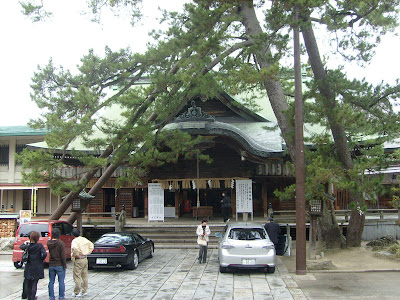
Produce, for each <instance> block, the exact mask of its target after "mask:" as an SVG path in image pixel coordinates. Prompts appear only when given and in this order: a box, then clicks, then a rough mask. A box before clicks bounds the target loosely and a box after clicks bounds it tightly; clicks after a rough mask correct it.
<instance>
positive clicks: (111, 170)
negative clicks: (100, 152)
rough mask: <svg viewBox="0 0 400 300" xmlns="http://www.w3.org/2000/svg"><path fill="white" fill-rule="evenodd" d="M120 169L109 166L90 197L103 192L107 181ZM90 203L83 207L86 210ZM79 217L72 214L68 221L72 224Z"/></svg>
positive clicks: (93, 188)
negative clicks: (102, 189)
mask: <svg viewBox="0 0 400 300" xmlns="http://www.w3.org/2000/svg"><path fill="white" fill-rule="evenodd" d="M117 168H118V165H113V164H111V165H109V166H108V168H107V170H106V171H105V172H104V173H103V174H102V175H101V177H100V178H99V180H98V181H97V182H96V183H95V185H94V186H93V187H92V188H91V189H90V191H89V193H88V194H90V195H96V193H97V192H98V191H100V190H101V188H102V187H103V185H104V184H105V183H106V181H107V180H108V179H109V178H110V177H111V175H112V174H113V173H114V171H115V170H116V169H117ZM89 203H90V200H86V201H85V203H84V205H83V207H84V209H86V206H88V205H89ZM77 217H78V213H76V212H74V213H72V214H71V215H70V216H69V218H68V219H67V221H68V222H70V223H71V224H72V223H74V222H75V220H76V218H77Z"/></svg>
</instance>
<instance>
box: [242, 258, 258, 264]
mask: <svg viewBox="0 0 400 300" xmlns="http://www.w3.org/2000/svg"><path fill="white" fill-rule="evenodd" d="M242 264H243V265H255V264H256V260H255V259H242Z"/></svg>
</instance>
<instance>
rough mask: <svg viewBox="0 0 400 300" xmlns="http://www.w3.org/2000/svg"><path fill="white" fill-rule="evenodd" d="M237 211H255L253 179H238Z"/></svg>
mask: <svg viewBox="0 0 400 300" xmlns="http://www.w3.org/2000/svg"><path fill="white" fill-rule="evenodd" d="M236 212H238V213H253V191H252V187H251V179H245V180H236Z"/></svg>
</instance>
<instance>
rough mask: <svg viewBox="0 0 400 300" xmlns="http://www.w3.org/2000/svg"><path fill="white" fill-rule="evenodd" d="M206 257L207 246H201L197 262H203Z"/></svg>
mask: <svg viewBox="0 0 400 300" xmlns="http://www.w3.org/2000/svg"><path fill="white" fill-rule="evenodd" d="M206 259H207V246H201V245H200V250H199V262H200V263H205V262H206Z"/></svg>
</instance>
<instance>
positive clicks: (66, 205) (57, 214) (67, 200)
mask: <svg viewBox="0 0 400 300" xmlns="http://www.w3.org/2000/svg"><path fill="white" fill-rule="evenodd" d="M112 151H113V147H111V146H109V147H107V149H106V150H105V151H104V152H103V153H102V154H101V156H100V157H108V156H109V155H110V154H111V153H112ZM98 170H99V168H94V169H92V170H90V171H89V172H88V173H86V174H85V176H84V177H83V178H82V179H81V180H80V181H79V183H78V185H79V190H83V189H84V188H85V186H86V184H87V183H88V182H89V180H90V179H92V178H93V176H94V175H95V174H96V172H97V171H98ZM79 193H80V191H78V192H69V194H68V195H67V197H65V199H64V200H63V202H61V204H60V205H59V206H58V207H57V209H56V210H55V211H54V213H53V214H52V215H51V216H50V217H49V220H58V219H59V218H61V216H62V215H63V214H64V213H65V211H66V210H67V209H68V208H69V207H70V206H71V204H72V201H73V200H74V199H76V198H77V197H78V195H79Z"/></svg>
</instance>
